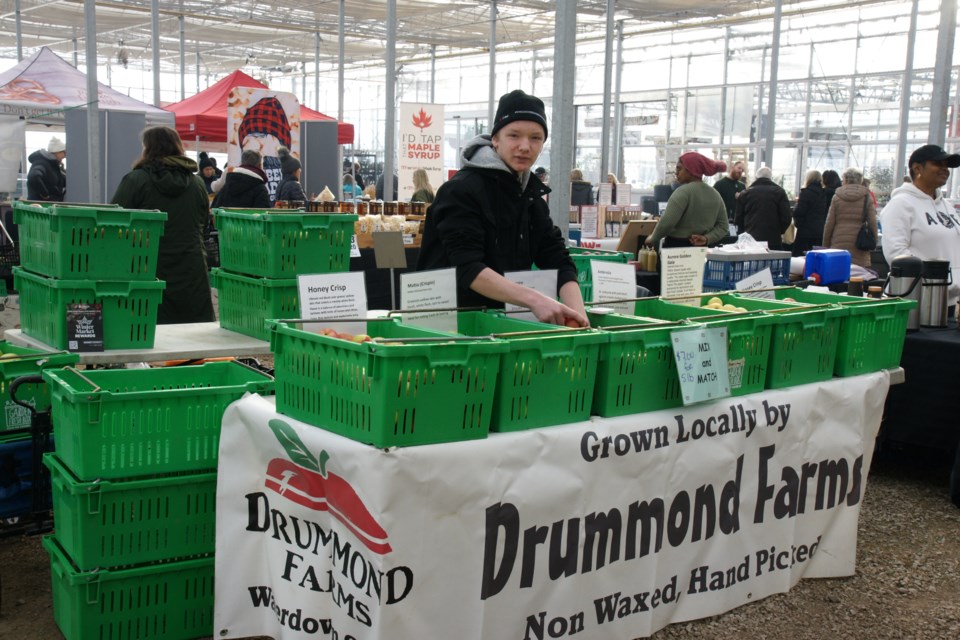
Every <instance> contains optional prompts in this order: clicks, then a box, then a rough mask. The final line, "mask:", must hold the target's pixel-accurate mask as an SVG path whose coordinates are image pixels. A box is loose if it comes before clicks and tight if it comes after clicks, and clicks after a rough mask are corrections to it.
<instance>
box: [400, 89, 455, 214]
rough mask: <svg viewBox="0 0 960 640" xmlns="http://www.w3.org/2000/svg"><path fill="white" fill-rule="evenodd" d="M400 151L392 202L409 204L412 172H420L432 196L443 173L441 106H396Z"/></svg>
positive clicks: (416, 104) (444, 172) (419, 104)
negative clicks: (396, 183)
mask: <svg viewBox="0 0 960 640" xmlns="http://www.w3.org/2000/svg"><path fill="white" fill-rule="evenodd" d="M398 129H399V131H400V144H399V145H398V146H397V148H398V149H399V150H400V151H399V153H398V155H399V162H398V163H397V169H398V171H397V180H398V181H399V185H400V188H399V191H400V193H399V194H397V193H395V194H393V199H394V200H399V201H400V202H409V201H410V197H411V196H412V195H413V191H414V189H413V172H414V171H416V170H417V169H423V170H425V171H426V172H427V178H429V179H430V186H432V187H433V192H434V193H436V192H437V189H439V188H440V185H441V184H443V180H444V177H445V176H446V174H447V172H446V170H445V169H444V167H443V156H444V142H443V105H442V104H427V103H420V102H417V103H412V102H401V103H400V126H399V127H398Z"/></svg>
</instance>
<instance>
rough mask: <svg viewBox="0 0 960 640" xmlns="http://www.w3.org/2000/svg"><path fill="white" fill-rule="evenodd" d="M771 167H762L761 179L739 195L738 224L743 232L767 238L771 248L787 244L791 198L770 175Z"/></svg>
mask: <svg viewBox="0 0 960 640" xmlns="http://www.w3.org/2000/svg"><path fill="white" fill-rule="evenodd" d="M771 175H773V172H772V171H771V170H770V167H760V169H758V170H757V179H756V180H754V181H753V183H752V184H751V185H750V188H749V189H747V190H746V191H744V192H742V193H741V194H740V196H739V197H737V199H736V214H735V224H736V225H737V230H738V231H739V232H740V233H749V234H750V235H751V236H753V239H754V240H757V241H759V242H766V243H767V248H769V249H774V250H779V249H781V248H782V247H783V239H782V236H783V232H784V231H786V230H787V227H789V226H790V200H789V199H788V198H787V192H786V191H784V190H783V187H781V186H780V185H778V184H777V183H775V182H774V181H773V180H771V179H770V176H771Z"/></svg>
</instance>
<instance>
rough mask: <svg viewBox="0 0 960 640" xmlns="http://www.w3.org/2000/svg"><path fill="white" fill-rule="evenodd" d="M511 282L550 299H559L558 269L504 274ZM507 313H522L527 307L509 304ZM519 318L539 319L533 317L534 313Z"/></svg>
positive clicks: (524, 314)
mask: <svg viewBox="0 0 960 640" xmlns="http://www.w3.org/2000/svg"><path fill="white" fill-rule="evenodd" d="M503 277H505V278H506V279H507V280H509V281H510V282H516V283H517V284H519V285H523V286H524V287H528V288H530V289H533V290H534V291H539V292H540V293H542V294H543V295H545V296H547V297H548V298H554V299H556V297H557V270H556V269H544V270H543V271H510V272H507V273H505V274H503ZM506 309H507V311H520V310H523V309H526V307H520V306H518V305H515V304H509V303H508V304H507V305H506ZM516 317H517V318H524V319H526V320H536V319H537V317H536V316H535V315H533V312H532V311H531V312H528V313H519V314H517V315H516Z"/></svg>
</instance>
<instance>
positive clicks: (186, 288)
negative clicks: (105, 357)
mask: <svg viewBox="0 0 960 640" xmlns="http://www.w3.org/2000/svg"><path fill="white" fill-rule="evenodd" d="M196 171H197V163H196V162H194V161H193V160H191V159H190V158H188V157H186V156H185V155H184V153H183V144H182V143H181V142H180V136H179V135H178V134H177V132H176V130H175V129H171V128H170V127H150V128H148V129H145V130H144V131H143V153H142V154H141V156H140V158H139V159H138V160H137V161H136V162H135V163H134V165H133V170H132V171H131V172H130V173H128V174H127V175H125V176H124V177H123V179H122V180H121V181H120V185H119V186H118V187H117V191H116V193H114V194H113V198H112V199H111V202H112V203H113V204H117V205H120V206H121V207H124V208H127V209H159V210H160V211H164V212H166V214H167V221H166V222H165V223H164V226H163V236H162V237H161V238H160V248H159V255H158V257H157V278H159V279H160V280H164V281H166V283H167V287H166V289H164V291H163V299H162V300H161V302H160V307H159V308H158V309H157V324H179V323H185V322H213V321H214V320H215V316H214V313H213V300H212V299H211V297H210V280H209V278H208V277H207V257H206V252H205V251H204V248H203V229H204V226H205V225H206V223H207V220H208V218H209V217H210V210H209V201H208V199H207V189H206V187H205V186H204V184H203V180H201V179H200V177H199V176H198V175H196Z"/></svg>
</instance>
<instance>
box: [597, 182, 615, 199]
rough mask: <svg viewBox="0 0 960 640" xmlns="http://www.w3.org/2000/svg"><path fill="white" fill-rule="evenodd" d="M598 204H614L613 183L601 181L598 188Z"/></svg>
mask: <svg viewBox="0 0 960 640" xmlns="http://www.w3.org/2000/svg"><path fill="white" fill-rule="evenodd" d="M597 204H601V205H608V204H613V185H612V184H610V183H609V182H601V183H600V188H599V189H598V190H597Z"/></svg>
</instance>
